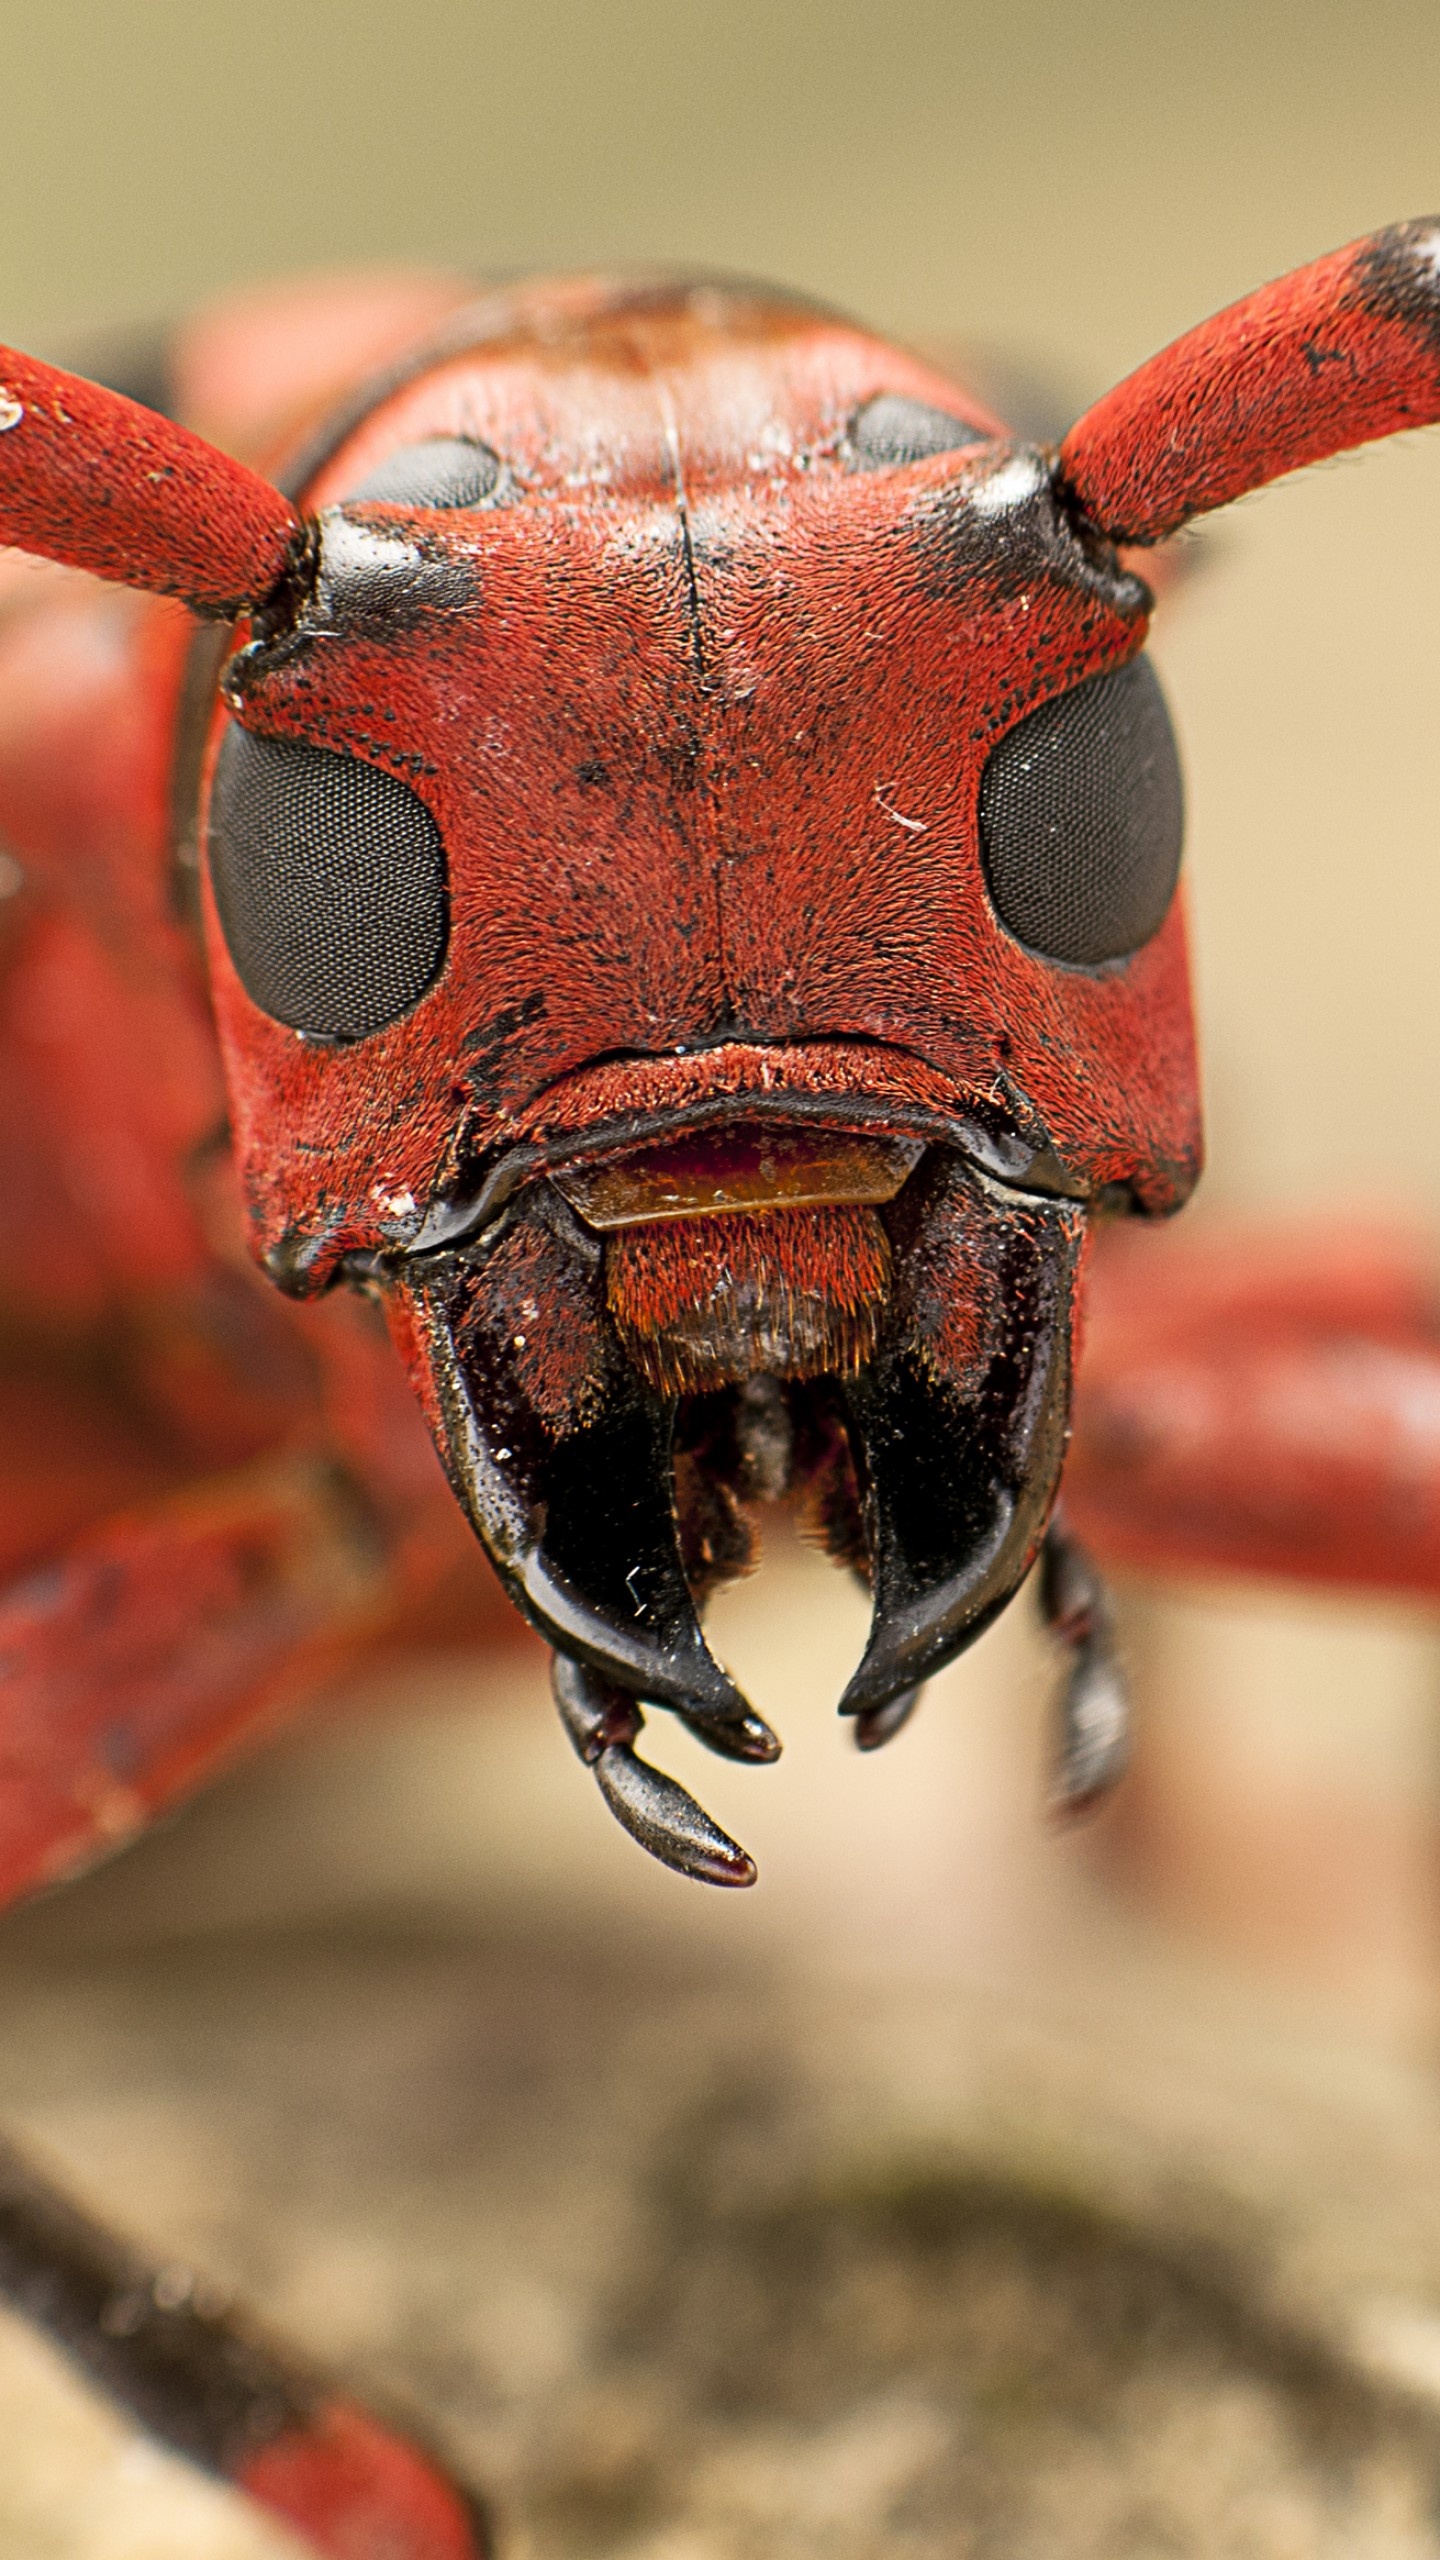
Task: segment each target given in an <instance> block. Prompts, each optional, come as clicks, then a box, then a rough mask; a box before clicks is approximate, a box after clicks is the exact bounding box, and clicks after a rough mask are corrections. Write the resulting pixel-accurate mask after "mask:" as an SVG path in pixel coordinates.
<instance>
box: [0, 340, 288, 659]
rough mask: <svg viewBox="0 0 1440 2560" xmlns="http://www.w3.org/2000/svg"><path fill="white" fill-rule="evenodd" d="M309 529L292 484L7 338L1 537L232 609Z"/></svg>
mask: <svg viewBox="0 0 1440 2560" xmlns="http://www.w3.org/2000/svg"><path fill="white" fill-rule="evenodd" d="M301 538H302V529H301V524H300V519H299V517H298V516H297V515H296V513H295V510H294V508H293V507H292V506H291V504H290V502H289V500H288V498H284V497H282V496H281V494H280V491H279V490H278V489H272V488H271V486H270V484H269V482H268V481H266V480H262V479H261V478H260V477H259V474H258V473H257V472H254V471H248V470H247V469H246V467H245V465H244V463H242V462H236V461H234V460H232V458H231V456H230V455H229V454H226V453H221V452H220V451H219V449H218V448H217V447H216V446H215V445H211V444H207V443H206V442H205V440H204V438H203V437H201V436H197V435H192V433H191V432H190V429H189V428H188V427H182V426H177V425H176V423H175V422H174V420H173V419H170V418H162V417H160V416H159V415H158V414H157V412H156V411H154V410H153V409H144V408H142V407H141V406H140V404H139V402H138V401H135V400H127V399H125V398H124V397H123V395H122V394H121V393H120V392H118V391H106V390H104V389H102V387H101V385H100V384H99V383H96V382H87V381H85V380H84V378H83V377H82V376H81V375H80V374H75V373H62V372H61V371H60V370H59V369H58V367H56V366H55V365H50V364H41V363H40V362H39V361H38V359H37V358H36V357H34V356H26V355H21V354H20V353H19V352H18V351H17V350H16V349H15V348H13V347H0V543H8V544H11V545H13V547H14V548H15V549H16V550H18V551H35V552H39V553H40V555H41V556H42V558H44V559H47V560H58V561H61V562H62V563H63V564H64V565H65V567H67V568H70V569H88V570H89V571H90V572H91V573H92V575H93V576H95V577H97V578H111V579H114V580H115V581H117V582H118V584H120V585H121V586H127V587H144V588H147V589H149V590H150V591H151V592H152V593H154V594H157V595H167V596H179V597H181V598H183V600H184V602H185V603H186V604H188V605H190V606H191V607H192V609H193V610H194V611H195V612H196V613H200V614H205V615H207V616H211V617H213V618H215V619H216V620H221V621H229V620H232V619H233V618H234V617H235V616H236V615H237V614H240V613H244V612H246V611H247V610H249V609H250V608H251V607H253V606H255V605H258V604H261V603H263V602H264V600H265V599H266V598H267V597H268V596H270V595H271V594H273V592H274V590H275V589H276V587H277V586H279V584H280V583H281V581H282V579H283V578H284V577H285V576H286V574H287V572H288V571H289V570H290V568H291V567H292V565H293V563H294V560H295V557H296V554H297V550H298V546H299V544H300V541H301Z"/></svg>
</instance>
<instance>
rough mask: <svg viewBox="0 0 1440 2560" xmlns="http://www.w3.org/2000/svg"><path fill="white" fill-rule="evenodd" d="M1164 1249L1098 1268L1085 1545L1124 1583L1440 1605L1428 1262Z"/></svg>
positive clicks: (1086, 1380) (1131, 1252) (1311, 1236)
mask: <svg viewBox="0 0 1440 2560" xmlns="http://www.w3.org/2000/svg"><path fill="white" fill-rule="evenodd" d="M1155 1243H1156V1245H1157V1246H1158V1248H1159V1249H1158V1251H1156V1252H1153V1253H1152V1252H1147V1251H1146V1250H1145V1248H1144V1241H1143V1240H1142V1239H1140V1238H1139V1237H1138V1236H1137V1237H1135V1238H1134V1239H1130V1240H1125V1241H1123V1242H1122V1239H1121V1238H1120V1237H1119V1236H1118V1235H1117V1236H1116V1237H1115V1238H1114V1239H1113V1245H1112V1244H1109V1243H1107V1246H1106V1250H1105V1251H1104V1252H1103V1253H1100V1252H1097V1254H1096V1256H1095V1264H1094V1271H1093V1275H1092V1289H1091V1296H1090V1303H1089V1308H1088V1322H1087V1329H1086V1343H1085V1353H1084V1358H1083V1361H1082V1363H1081V1370H1080V1380H1079V1387H1078V1392H1077V1396H1076V1404H1075V1436H1074V1441H1073V1444H1072V1448H1071V1453H1070V1459H1069V1463H1068V1466H1067V1470H1066V1477H1065V1505H1066V1511H1067V1514H1068V1517H1069V1519H1070V1522H1071V1523H1072V1525H1073V1527H1074V1528H1075V1529H1076V1531H1077V1532H1078V1533H1079V1534H1080V1536H1081V1537H1082V1538H1083V1539H1084V1541H1085V1543H1086V1545H1087V1546H1090V1547H1092V1548H1093V1549H1094V1550H1095V1552H1096V1554H1097V1555H1098V1556H1099V1557H1100V1559H1101V1562H1102V1563H1103V1564H1104V1565H1105V1566H1106V1567H1107V1568H1109V1569H1113V1568H1115V1567H1124V1568H1129V1569H1133V1570H1135V1571H1138V1572H1141V1573H1146V1574H1155V1575H1161V1576H1164V1575H1168V1576H1171V1577H1185V1576H1189V1575H1193V1574H1201V1573H1209V1574H1216V1573H1236V1574H1245V1575H1248V1576H1257V1575H1258V1576H1264V1577H1267V1578H1269V1579H1272V1580H1276V1581H1282V1582H1292V1583H1294V1582H1301V1583H1317V1584H1324V1585H1328V1586H1331V1587H1333V1588H1336V1589H1341V1590H1346V1589H1348V1590H1351V1591H1395V1592H1406V1593H1410V1594H1412V1595H1415V1596H1417V1597H1421V1598H1430V1599H1435V1598H1437V1597H1440V1324H1437V1320H1436V1316H1435V1312H1434V1305H1433V1295H1432V1292H1433V1281H1432V1277H1431V1270H1430V1263H1429V1256H1428V1255H1427V1254H1426V1253H1425V1252H1423V1251H1422V1250H1421V1249H1420V1248H1418V1247H1416V1246H1415V1245H1413V1244H1410V1243H1406V1242H1404V1241H1403V1240H1402V1241H1401V1242H1399V1243H1397V1242H1396V1241H1395V1240H1394V1239H1386V1238H1384V1237H1378V1238H1377V1237H1373V1236H1368V1235H1366V1234H1364V1233H1363V1232H1361V1231H1354V1232H1351V1233H1344V1232H1337V1231H1336V1230H1335V1229H1334V1228H1333V1227H1322V1228H1319V1229H1317V1230H1313V1231H1309V1232H1306V1231H1304V1230H1300V1231H1298V1232H1297V1231H1296V1230H1293V1229H1292V1230H1290V1231H1289V1232H1288V1233H1287V1232H1286V1231H1284V1230H1280V1231H1278V1232H1275V1233H1272V1234H1266V1233H1265V1232H1264V1231H1251V1232H1249V1233H1246V1232H1243V1231H1242V1232H1240V1233H1238V1234H1234V1235H1231V1236H1228V1237H1226V1236H1222V1237H1220V1238H1219V1239H1218V1240H1211V1239H1204V1240H1200V1241H1197V1242H1196V1243H1193V1244H1191V1243H1187V1242H1184V1241H1182V1240H1181V1239H1180V1238H1178V1237H1177V1238H1173V1239H1172V1238H1169V1237H1166V1238H1163V1239H1161V1238H1157V1239H1155ZM1115 1248H1118V1250H1116V1249H1115Z"/></svg>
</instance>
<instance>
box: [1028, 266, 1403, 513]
mask: <svg viewBox="0 0 1440 2560" xmlns="http://www.w3.org/2000/svg"><path fill="white" fill-rule="evenodd" d="M1437 418H1440V217H1432V218H1430V219H1428V220H1425V221H1421V222H1405V223H1397V224H1396V225H1395V226H1394V228H1393V229H1392V230H1389V231H1377V232H1375V233H1374V234H1373V235H1372V236H1371V237H1370V238H1369V239H1367V240H1356V241H1353V242H1352V243H1351V245H1350V247H1349V248H1348V249H1337V250H1335V251H1334V253H1333V254H1332V255H1331V256H1330V257H1328V258H1317V259H1316V261H1315V264H1314V265H1313V266H1310V267H1301V268H1299V269H1298V270H1297V271H1296V273H1295V274H1294V275H1289V276H1282V277H1281V279H1280V281H1279V283H1278V284H1267V285H1262V286H1261V288H1260V290H1259V292H1258V293H1251V294H1247V295H1246V297H1245V300H1244V301H1243V302H1236V303H1232V304H1231V306H1230V308H1229V310H1228V311H1221V312H1219V313H1218V314H1217V315H1216V317H1215V318H1214V319H1213V320H1204V321H1202V322H1201V324H1200V326H1199V328H1198V329H1190V330H1187V331H1186V334H1185V336H1184V337H1183V338H1177V339H1176V340H1175V342H1174V344H1173V346H1169V347H1166V348H1165V349H1164V350H1163V351H1162V352H1161V354H1159V355H1158V356H1152V357H1151V358H1150V361H1149V363H1148V364H1142V365H1141V367H1140V369H1139V371H1138V373H1132V374H1130V375H1129V376H1127V378H1126V380H1125V381H1124V382H1122V383H1120V384H1119V385H1118V386H1117V387H1116V389H1115V390H1114V391H1107V392H1106V394H1105V397H1104V398H1103V400H1097V401H1096V403H1095V406H1094V408H1093V409H1087V410H1086V412H1085V415H1084V417H1083V418H1082V419H1081V420H1080V421H1079V423H1078V425H1076V426H1073V427H1072V428H1071V430H1070V433H1069V434H1068V436H1067V437H1066V438H1065V441H1064V443H1063V444H1062V446H1061V448H1060V468H1061V472H1062V475H1063V478H1064V480H1065V483H1066V484H1067V486H1068V487H1069V489H1070V490H1071V491H1072V493H1073V494H1074V496H1075V497H1076V498H1078V500H1079V501H1080V504H1081V505H1082V507H1083V508H1084V510H1085V512H1086V514H1087V515H1088V516H1089V517H1090V518H1091V520H1092V522H1093V523H1095V524H1097V525H1099V526H1100V527H1101V528H1102V529H1103V531H1104V532H1106V533H1107V534H1109V535H1110V537H1111V539H1112V540H1113V541H1115V542H1161V541H1163V540H1164V538H1165V536H1166V535H1167V534H1171V533H1175V532H1178V530H1179V528H1180V526H1181V525H1182V524H1185V523H1186V522H1188V520H1189V518H1190V517H1191V516H1199V515H1205V514H1206V513H1207V512H1208V511H1209V509H1210V508H1211V507H1223V506H1225V505H1227V504H1228V503H1229V501H1230V499H1232V498H1239V497H1242V496H1243V495H1244V493H1245V491H1246V490H1247V489H1261V488H1263V487H1264V485H1265V483H1266V481H1267V480H1277V479H1278V478H1279V477H1280V475H1281V473H1282V472H1284V471H1296V470H1298V469H1299V468H1300V466H1301V465H1302V464H1303V463H1307V462H1323V461H1324V459H1325V457H1326V455H1327V454H1332V453H1343V452H1344V451H1345V450H1346V449H1347V448H1348V447H1349V446H1351V445H1357V444H1368V443H1369V442H1370V441H1371V439H1372V438H1373V437H1375V436H1388V435H1394V434H1395V433H1396V431H1397V430H1398V429H1399V428H1402V427H1423V426H1428V425H1429V424H1430V423H1431V422H1432V421H1433V420H1435V419H1437Z"/></svg>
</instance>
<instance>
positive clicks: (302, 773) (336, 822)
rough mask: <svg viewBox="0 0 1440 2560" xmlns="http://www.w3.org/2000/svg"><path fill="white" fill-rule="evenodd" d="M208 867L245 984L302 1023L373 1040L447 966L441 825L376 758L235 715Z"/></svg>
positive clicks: (222, 757)
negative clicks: (255, 730) (238, 721)
mask: <svg viewBox="0 0 1440 2560" xmlns="http://www.w3.org/2000/svg"><path fill="white" fill-rule="evenodd" d="M210 870H211V878H212V880H213V882H214V887H215V902H216V905H217V907H218V908H219V911H220V922H221V925H222V927H223V929H224V934H225V940H226V943H227V945H228V946H229V951H230V956H231V958H232V960H233V961H234V963H235V967H236V970H237V972H238V974H239V977H240V981H241V984H242V985H243V986H244V988H245V990H246V993H247V994H248V995H250V996H251V997H253V999H254V1001H255V1003H256V1004H258V1005H259V1006H260V1007H261V1010H262V1011H263V1012H265V1013H268V1014H273V1015H274V1017H275V1019H276V1020H277V1021H278V1022H285V1023H289V1024H290V1026H291V1027H292V1029H294V1030H296V1031H308V1032H310V1033H312V1034H313V1035H315V1036H316V1037H317V1038H321V1039H330V1040H363V1039H364V1038H365V1037H366V1035H367V1033H369V1032H372V1031H383V1030H384V1028H385V1026H386V1024H387V1023H391V1022H395V1021H396V1020H398V1018H399V1016H400V1015H401V1014H402V1013H407V1012H408V1011H409V1009H410V1007H411V1005H412V1004H414V1003H415V1002H416V1001H417V999H418V998H419V997H420V996H423V994H424V993H425V990H426V988H427V987H429V986H431V985H433V983H434V981H435V979H436V978H437V977H438V975H439V973H440V964H441V962H442V960H443V959H444V957H445V939H446V930H447V923H448V918H447V900H446V889H445V849H444V846H443V845H442V843H441V841H440V830H439V828H438V827H437V826H436V824H435V821H434V819H433V818H432V816H431V815H430V812H429V810H428V809H427V808H426V806H425V804H424V802H423V801H422V800H420V799H418V798H417V797H416V795H415V793H414V792H413V791H412V790H411V789H410V787H409V785H408V783H404V782H402V781H400V779H399V777H398V776H397V775H395V774H393V773H383V772H382V771H381V770H380V768H379V766H378V765H373V764H362V763H361V762H360V760H359V758H358V757H356V756H347V755H337V754H334V753H332V752H331V751H330V749H329V748H325V747H304V746H298V745H296V744H294V743H293V742H292V741H291V740H290V739H288V738H254V737H251V736H250V734H249V732H248V731H247V730H245V729H240V728H235V727H232V728H231V729H230V731H229V733H228V734H227V736H226V738H225V741H224V744H223V745H222V747H221V749H220V754H219V758H218V760H217V762H216V767H215V784H214V790H213V793H212V795H211V813H210Z"/></svg>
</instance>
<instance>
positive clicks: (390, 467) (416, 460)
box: [344, 436, 500, 507]
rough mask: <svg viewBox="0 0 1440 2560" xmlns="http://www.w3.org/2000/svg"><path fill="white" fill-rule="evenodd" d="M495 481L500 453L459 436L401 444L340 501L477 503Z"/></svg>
mask: <svg viewBox="0 0 1440 2560" xmlns="http://www.w3.org/2000/svg"><path fill="white" fill-rule="evenodd" d="M499 483H500V456H499V454H498V453H492V452H491V450H490V447H489V446H488V444H474V443H472V442H471V441H470V440H469V439H468V438H467V437H464V436H430V437H428V438H427V439H426V441H425V443H424V444H407V445H402V446H401V448H400V451H399V452H398V453H390V454H387V455H386V457H385V460H384V461H383V462H377V463H376V465H375V468H374V470H373V471H367V473H366V475H365V477H364V479H363V480H361V481H359V482H358V483H357V484H356V486H355V487H354V488H353V489H347V490H346V492H345V499H344V503H346V504H349V503H351V502H352V501H353V502H358V501H361V500H363V499H366V498H377V499H379V500H381V501H382V502H383V503H384V504H385V505H386V506H387V507H482V506H483V505H484V504H485V501H486V499H487V498H493V496H494V494H495V491H496V489H497V488H498V486H499Z"/></svg>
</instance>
